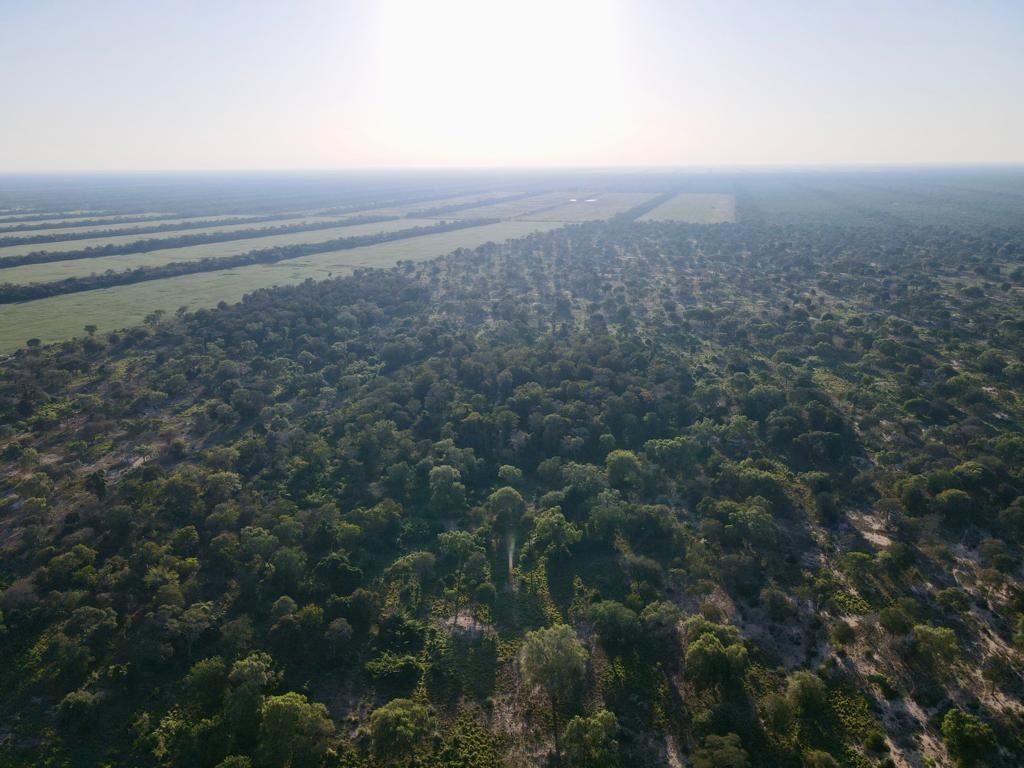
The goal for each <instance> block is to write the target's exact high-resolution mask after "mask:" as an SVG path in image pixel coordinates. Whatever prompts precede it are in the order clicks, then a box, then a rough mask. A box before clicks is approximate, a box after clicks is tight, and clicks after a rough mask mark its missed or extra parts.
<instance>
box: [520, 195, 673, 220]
mask: <svg viewBox="0 0 1024 768" xmlns="http://www.w3.org/2000/svg"><path fill="white" fill-rule="evenodd" d="M652 197H654V195H653V194H650V193H648V192H607V193H601V194H594V195H588V196H586V197H577V198H576V200H575V202H566V203H565V204H564V205H560V206H558V207H557V208H552V209H550V210H543V211H538V212H537V213H533V214H530V213H527V214H524V215H523V216H520V217H519V218H520V220H521V221H560V222H564V223H569V222H574V221H596V220H598V219H607V218H609V217H611V216H614V215H616V214H618V213H625V212H626V211H628V210H631V209H633V208H636V207H637V206H638V205H642V204H643V203H645V202H646V201H648V200H650V199H651V198H652Z"/></svg>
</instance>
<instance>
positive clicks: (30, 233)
mask: <svg viewBox="0 0 1024 768" xmlns="http://www.w3.org/2000/svg"><path fill="white" fill-rule="evenodd" d="M238 216H246V214H230V213H226V214H219V215H212V216H190V217H187V218H181V219H159V218H158V219H153V218H144V219H133V220H132V221H122V222H118V221H114V222H112V223H109V224H107V223H104V224H90V225H88V226H85V227H79V226H72V227H66V226H56V225H59V224H62V223H68V222H59V221H57V222H51V221H38V222H36V221H26V222H20V224H29V225H32V226H37V225H39V224H53V225H54V228H53V229H11V227H14V226H18V224H7V225H6V226H4V225H3V222H0V237H41V236H45V237H50V236H52V235H56V236H63V235H76V234H80V233H84V232H103V231H105V230H108V229H141V228H144V227H152V226H156V225H159V226H165V225H168V224H189V223H191V222H193V221H214V222H216V221H220V220H221V219H234V218H236V217H238ZM103 218H105V217H103V216H97V217H95V219H103ZM84 220H85V221H94V219H92V218H86V219H84ZM281 221H284V219H281ZM271 223H273V222H271ZM249 226H256V225H255V224H250V225H249ZM192 231H193V232H202V231H203V230H201V229H194V230H192ZM159 234H162V233H154V235H159ZM76 242H80V241H76ZM36 247H37V248H41V247H43V246H41V245H37V246H36Z"/></svg>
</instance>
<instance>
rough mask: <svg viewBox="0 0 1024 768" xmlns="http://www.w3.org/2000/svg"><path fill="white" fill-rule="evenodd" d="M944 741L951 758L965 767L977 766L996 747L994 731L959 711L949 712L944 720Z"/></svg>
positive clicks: (973, 717) (975, 718)
mask: <svg viewBox="0 0 1024 768" xmlns="http://www.w3.org/2000/svg"><path fill="white" fill-rule="evenodd" d="M942 740H943V743H944V744H945V745H946V750H947V751H948V752H949V755H950V757H952V758H953V759H954V760H955V761H956V763H957V765H963V766H972V765H977V764H978V763H979V761H981V760H983V759H985V758H986V757H988V756H990V755H991V754H992V751H993V750H994V749H995V747H996V739H995V734H994V733H993V732H992V729H991V728H990V727H989V726H988V725H986V724H985V723H983V722H982V721H981V720H979V719H978V718H977V717H975V716H974V715H972V714H969V713H967V712H963V711H962V710H959V709H951V710H949V711H948V712H947V713H946V715H945V717H943V718H942Z"/></svg>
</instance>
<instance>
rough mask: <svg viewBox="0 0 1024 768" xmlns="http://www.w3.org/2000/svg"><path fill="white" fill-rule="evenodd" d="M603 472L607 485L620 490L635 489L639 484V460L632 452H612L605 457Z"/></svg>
mask: <svg viewBox="0 0 1024 768" xmlns="http://www.w3.org/2000/svg"><path fill="white" fill-rule="evenodd" d="M604 466H605V471H607V473H608V485H610V486H611V487H612V488H619V489H620V490H625V489H630V488H635V487H636V486H638V485H639V484H640V477H641V467H640V459H638V458H637V457H636V454H635V453H633V452H632V451H623V450H617V451H612V452H611V453H609V454H608V456H606V457H605V460H604Z"/></svg>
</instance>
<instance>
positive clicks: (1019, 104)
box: [0, 0, 1024, 172]
mask: <svg viewBox="0 0 1024 768" xmlns="http://www.w3.org/2000/svg"><path fill="white" fill-rule="evenodd" d="M1022 40H1024V2H1021V1H1020V0H1006V1H1005V2H998V1H995V0H973V2H950V1H948V0H927V2H924V1H919V0H885V1H879V0H861V1H857V2H855V1H854V0H850V1H849V2H847V1H846V0H824V1H823V0H815V1H810V2H796V1H792V2H791V1H788V0H775V1H774V2H763V1H760V0H759V1H757V2H739V1H738V0H734V1H730V0H714V1H709V2H697V1H693V2H690V1H689V0H334V1H328V0H294V1H290V2H280V0H231V1H228V0H178V1H177V2H169V1H168V0H146V2H137V1H136V0H131V1H130V2H129V1H126V2H121V1H119V0H118V1H115V0H107V1H103V0H0V172H26V171H27V172H35V171H150V170H175V171H187V170H270V169H344V168H407V167H416V168H459V167H494V166H498V167H509V166H523V167H546V166H557V167H579V166H602V167H603V166H630V167H647V166H668V167H699V168H707V167H715V166H728V167H733V168H734V167H758V166H819V165H862V164H880V165H891V164H900V165H902V164H941V165H947V164H965V163H967V164H970V163H1021V162H1024V43H1022Z"/></svg>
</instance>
